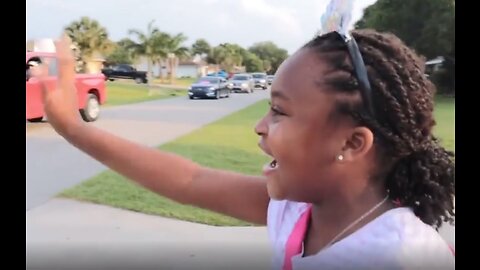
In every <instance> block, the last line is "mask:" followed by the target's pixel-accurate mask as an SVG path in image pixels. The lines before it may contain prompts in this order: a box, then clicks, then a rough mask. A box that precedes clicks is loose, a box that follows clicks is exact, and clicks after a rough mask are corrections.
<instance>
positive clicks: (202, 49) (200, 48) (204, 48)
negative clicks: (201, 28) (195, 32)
mask: <svg viewBox="0 0 480 270" xmlns="http://www.w3.org/2000/svg"><path fill="white" fill-rule="evenodd" d="M190 51H191V53H192V55H195V54H198V55H201V56H202V57H203V58H206V57H207V56H208V55H209V54H210V53H211V51H212V47H211V46H210V44H209V43H208V42H207V41H206V40H205V39H203V38H200V39H197V40H196V41H195V42H194V43H193V44H192V48H191V50H190Z"/></svg>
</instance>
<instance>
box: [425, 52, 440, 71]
mask: <svg viewBox="0 0 480 270" xmlns="http://www.w3.org/2000/svg"><path fill="white" fill-rule="evenodd" d="M443 62H445V58H444V57H443V56H438V57H436V58H434V59H431V60H428V61H426V62H425V73H427V74H432V73H434V72H437V71H438V70H439V69H440V68H441V67H442V65H443Z"/></svg>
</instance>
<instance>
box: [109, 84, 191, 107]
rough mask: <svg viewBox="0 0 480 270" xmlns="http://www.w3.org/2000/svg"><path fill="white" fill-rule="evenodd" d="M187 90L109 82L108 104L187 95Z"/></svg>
mask: <svg viewBox="0 0 480 270" xmlns="http://www.w3.org/2000/svg"><path fill="white" fill-rule="evenodd" d="M186 94H187V91H186V90H175V89H167V88H165V89H164V88H151V89H150V90H149V89H148V87H147V86H146V85H144V84H138V85H137V84H129V83H121V82H107V102H106V103H105V105H106V106H116V105H123V104H130V103H136V102H142V101H149V100H155V99H162V98H169V97H174V96H186Z"/></svg>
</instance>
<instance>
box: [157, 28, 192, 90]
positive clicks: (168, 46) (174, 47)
mask: <svg viewBox="0 0 480 270" xmlns="http://www.w3.org/2000/svg"><path fill="white" fill-rule="evenodd" d="M186 40H187V37H186V36H184V35H183V34H182V33H179V34H176V35H175V36H170V37H169V38H167V39H166V43H165V44H164V45H165V47H164V48H163V50H164V52H165V53H166V55H167V68H168V70H169V73H170V83H174V80H175V78H176V70H177V67H178V62H179V60H180V59H184V58H186V57H188V56H189V51H190V50H189V49H188V48H187V47H185V46H182V44H183V42H185V41H186Z"/></svg>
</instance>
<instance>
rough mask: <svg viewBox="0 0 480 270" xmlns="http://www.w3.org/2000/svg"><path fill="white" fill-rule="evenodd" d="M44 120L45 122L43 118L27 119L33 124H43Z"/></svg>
mask: <svg viewBox="0 0 480 270" xmlns="http://www.w3.org/2000/svg"><path fill="white" fill-rule="evenodd" d="M42 120H43V116H40V117H35V118H30V119H27V121H28V122H31V123H39V122H42Z"/></svg>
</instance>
